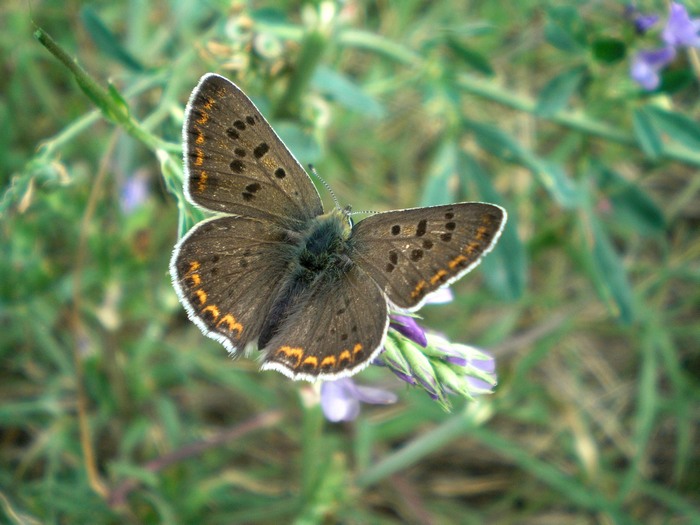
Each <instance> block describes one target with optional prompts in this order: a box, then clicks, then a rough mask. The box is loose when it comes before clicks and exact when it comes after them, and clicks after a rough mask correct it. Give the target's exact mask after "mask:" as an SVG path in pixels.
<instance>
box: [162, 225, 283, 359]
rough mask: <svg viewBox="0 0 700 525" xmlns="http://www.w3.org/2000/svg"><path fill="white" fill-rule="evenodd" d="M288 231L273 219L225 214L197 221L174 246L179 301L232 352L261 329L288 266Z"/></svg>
mask: <svg viewBox="0 0 700 525" xmlns="http://www.w3.org/2000/svg"><path fill="white" fill-rule="evenodd" d="M285 235H286V234H285V232H284V231H283V230H282V229H281V228H280V227H277V226H274V225H271V224H269V223H264V222H261V221H259V220H254V219H248V218H244V217H234V216H227V217H220V218H215V219H211V220H208V221H204V222H201V223H199V224H198V225H196V226H195V227H194V228H193V229H192V230H190V232H189V233H188V234H187V235H186V236H185V237H183V239H182V240H181V241H180V243H179V244H178V245H177V246H176V248H175V253H174V256H173V259H172V263H171V268H170V272H171V275H172V278H173V284H174V285H175V290H176V291H177V293H178V296H179V298H180V301H181V302H182V304H183V305H184V306H185V308H186V309H187V313H188V314H189V316H190V318H191V319H192V320H193V321H194V322H195V323H196V324H197V325H198V326H199V327H200V328H201V329H202V331H203V332H204V333H205V334H206V335H207V336H209V337H211V338H213V339H216V340H217V341H219V342H221V343H223V344H224V346H225V347H226V348H227V349H228V350H229V351H230V352H232V353H235V351H236V350H242V349H243V348H245V346H246V345H247V344H248V343H250V342H253V341H256V340H257V338H258V336H259V334H260V331H261V327H262V324H263V322H264V320H265V316H266V315H267V312H269V311H270V308H271V306H272V302H273V300H274V298H275V297H276V296H277V292H278V289H279V286H280V283H281V281H282V279H283V278H284V277H285V275H286V272H287V271H288V265H287V263H288V261H289V258H290V256H291V255H290V254H289V253H287V252H288V251H289V245H287V244H284V243H282V242H280V241H281V240H282V239H284V238H285Z"/></svg>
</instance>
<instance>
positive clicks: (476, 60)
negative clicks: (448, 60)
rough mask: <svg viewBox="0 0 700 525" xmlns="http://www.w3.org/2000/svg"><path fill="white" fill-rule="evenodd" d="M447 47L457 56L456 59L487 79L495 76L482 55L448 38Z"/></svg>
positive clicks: (454, 39)
mask: <svg viewBox="0 0 700 525" xmlns="http://www.w3.org/2000/svg"><path fill="white" fill-rule="evenodd" d="M447 46H448V47H449V48H450V50H451V51H452V52H453V53H454V54H455V55H456V56H457V58H459V59H460V60H461V61H462V62H464V63H465V64H467V65H468V66H469V67H471V68H472V69H474V70H476V71H478V72H479V73H482V74H484V75H486V76H489V77H492V76H493V75H494V74H495V73H494V71H493V68H492V67H491V64H490V63H489V61H488V59H487V58H486V57H485V56H484V55H482V54H481V53H479V52H477V51H474V50H473V49H471V48H470V47H468V46H466V45H464V44H463V43H461V42H460V41H459V40H457V39H456V38H448V39H447Z"/></svg>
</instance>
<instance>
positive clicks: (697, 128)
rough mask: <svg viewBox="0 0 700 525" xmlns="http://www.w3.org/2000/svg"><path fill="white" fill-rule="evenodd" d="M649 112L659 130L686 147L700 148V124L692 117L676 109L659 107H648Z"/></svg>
mask: <svg viewBox="0 0 700 525" xmlns="http://www.w3.org/2000/svg"><path fill="white" fill-rule="evenodd" d="M647 112H648V114H649V116H650V117H651V120H652V121H653V123H654V127H655V128H657V130H659V131H661V132H663V133H666V134H667V135H668V137H669V138H670V139H671V140H674V141H676V142H678V143H680V144H683V145H684V146H685V147H687V148H689V149H692V150H697V149H700V124H698V123H697V122H696V121H695V120H693V119H692V118H689V117H686V116H685V115H681V114H680V113H677V112H675V111H667V110H664V109H661V108H658V107H651V106H650V107H648V111H647Z"/></svg>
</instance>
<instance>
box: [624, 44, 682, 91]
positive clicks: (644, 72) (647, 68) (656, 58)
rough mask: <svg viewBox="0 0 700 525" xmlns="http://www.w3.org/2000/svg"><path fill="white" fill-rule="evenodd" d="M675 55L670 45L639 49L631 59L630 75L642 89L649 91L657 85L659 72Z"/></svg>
mask: <svg viewBox="0 0 700 525" xmlns="http://www.w3.org/2000/svg"><path fill="white" fill-rule="evenodd" d="M675 56H676V50H675V49H674V48H672V47H664V48H661V49H651V50H646V51H640V52H639V53H637V54H636V55H635V57H634V59H633V60H632V66H631V67H630V76H631V77H632V79H633V80H634V81H636V82H637V83H638V84H639V85H641V86H642V87H643V88H644V89H646V90H649V91H651V90H652V89H656V88H657V87H658V86H659V82H660V78H659V72H660V71H661V70H662V69H663V68H664V67H666V65H668V64H669V63H670V62H671V61H672V60H673V59H674V57H675Z"/></svg>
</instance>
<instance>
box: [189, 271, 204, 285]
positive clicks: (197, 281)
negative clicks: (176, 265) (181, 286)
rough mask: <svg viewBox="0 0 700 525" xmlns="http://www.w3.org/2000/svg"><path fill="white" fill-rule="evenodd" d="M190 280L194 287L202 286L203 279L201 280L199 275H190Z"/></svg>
mask: <svg viewBox="0 0 700 525" xmlns="http://www.w3.org/2000/svg"><path fill="white" fill-rule="evenodd" d="M188 279H189V280H190V282H191V283H192V286H199V285H200V284H201V282H202V279H200V277H199V274H198V273H193V274H192V275H190V276H189V277H188Z"/></svg>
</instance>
